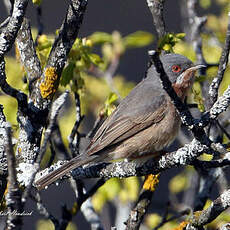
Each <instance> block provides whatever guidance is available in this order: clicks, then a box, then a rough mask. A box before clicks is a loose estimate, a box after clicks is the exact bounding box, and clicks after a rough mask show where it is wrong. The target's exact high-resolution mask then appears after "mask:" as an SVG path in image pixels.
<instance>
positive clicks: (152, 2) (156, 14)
mask: <svg viewBox="0 0 230 230" xmlns="http://www.w3.org/2000/svg"><path fill="white" fill-rule="evenodd" d="M146 1H147V4H148V7H149V9H150V11H151V14H152V17H153V23H154V25H155V28H156V31H157V34H158V38H162V37H163V36H164V35H165V34H166V31H165V23H164V17H163V9H164V1H165V0H146Z"/></svg>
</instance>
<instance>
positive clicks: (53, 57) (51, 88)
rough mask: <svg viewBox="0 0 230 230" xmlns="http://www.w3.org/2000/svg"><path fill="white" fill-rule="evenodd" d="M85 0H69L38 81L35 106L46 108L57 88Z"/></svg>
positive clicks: (85, 4) (80, 19)
mask: <svg viewBox="0 0 230 230" xmlns="http://www.w3.org/2000/svg"><path fill="white" fill-rule="evenodd" d="M86 6H87V0H71V2H70V5H69V8H68V11H67V14H66V18H65V20H64V22H63V24H62V26H61V28H60V31H59V35H58V37H57V38H56V39H55V41H54V44H53V47H52V49H51V51H50V55H49V58H48V61H47V66H46V67H45V69H44V72H43V75H42V77H41V82H39V83H38V84H39V86H38V88H40V93H38V97H39V99H37V106H38V107H39V108H47V107H49V104H50V103H51V100H52V98H53V96H54V94H55V92H56V90H57V88H58V84H59V79H60V76H61V73H62V70H63V68H64V66H65V64H66V60H67V57H68V54H69V51H70V49H71V47H72V45H73V43H74V41H75V39H76V38H77V35H78V31H79V28H80V25H81V23H82V20H83V16H84V13H85V10H86Z"/></svg>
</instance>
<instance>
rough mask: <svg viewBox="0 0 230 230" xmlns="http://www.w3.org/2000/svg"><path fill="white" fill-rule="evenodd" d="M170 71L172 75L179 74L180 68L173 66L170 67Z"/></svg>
mask: <svg viewBox="0 0 230 230" xmlns="http://www.w3.org/2000/svg"><path fill="white" fill-rule="evenodd" d="M172 71H173V72H174V73H179V72H180V71H181V67H180V66H179V65H173V66H172Z"/></svg>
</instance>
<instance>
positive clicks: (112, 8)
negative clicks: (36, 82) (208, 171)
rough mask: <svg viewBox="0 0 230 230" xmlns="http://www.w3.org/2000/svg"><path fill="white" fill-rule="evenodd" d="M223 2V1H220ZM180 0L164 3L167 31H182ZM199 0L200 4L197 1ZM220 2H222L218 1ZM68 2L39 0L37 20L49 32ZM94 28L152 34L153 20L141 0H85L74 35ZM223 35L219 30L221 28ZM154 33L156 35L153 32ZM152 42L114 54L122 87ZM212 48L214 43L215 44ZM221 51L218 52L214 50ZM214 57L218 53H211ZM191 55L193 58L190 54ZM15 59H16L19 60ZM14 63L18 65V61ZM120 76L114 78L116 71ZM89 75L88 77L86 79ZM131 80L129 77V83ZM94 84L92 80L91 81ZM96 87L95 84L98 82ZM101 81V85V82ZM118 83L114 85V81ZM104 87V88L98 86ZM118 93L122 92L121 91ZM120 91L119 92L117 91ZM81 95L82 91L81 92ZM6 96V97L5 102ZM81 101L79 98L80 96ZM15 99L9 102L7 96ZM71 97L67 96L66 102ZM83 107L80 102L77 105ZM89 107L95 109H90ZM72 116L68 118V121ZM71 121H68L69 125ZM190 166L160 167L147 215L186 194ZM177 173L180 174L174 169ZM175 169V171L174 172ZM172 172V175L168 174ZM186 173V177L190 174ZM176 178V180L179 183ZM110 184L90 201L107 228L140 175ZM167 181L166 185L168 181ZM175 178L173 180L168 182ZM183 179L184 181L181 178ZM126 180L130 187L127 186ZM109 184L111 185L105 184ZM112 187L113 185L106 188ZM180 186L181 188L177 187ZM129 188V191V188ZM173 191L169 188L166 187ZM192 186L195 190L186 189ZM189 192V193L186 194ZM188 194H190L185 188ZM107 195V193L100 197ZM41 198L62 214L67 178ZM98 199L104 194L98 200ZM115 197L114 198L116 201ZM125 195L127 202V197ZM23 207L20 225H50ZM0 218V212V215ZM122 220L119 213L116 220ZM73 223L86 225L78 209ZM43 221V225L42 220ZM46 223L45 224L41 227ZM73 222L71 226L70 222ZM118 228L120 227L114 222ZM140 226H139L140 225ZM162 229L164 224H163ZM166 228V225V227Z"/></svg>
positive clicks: (124, 209) (138, 74)
mask: <svg viewBox="0 0 230 230" xmlns="http://www.w3.org/2000/svg"><path fill="white" fill-rule="evenodd" d="M201 2H203V3H201V5H199V6H198V14H199V15H206V14H210V15H216V16H217V17H218V16H220V15H221V13H222V10H221V7H220V6H219V4H220V2H221V1H211V0H210V1H207V0H206V1H204V0H203V1H201ZM222 2H224V1H222ZM225 2H226V1H225ZM180 4H181V0H174V1H170V0H168V1H166V3H165V11H164V14H165V23H166V30H167V31H169V32H172V33H183V32H184V31H183V25H184V18H183V17H182V15H183V13H184V12H182V10H183V9H181V7H180ZM202 4H203V5H202ZM205 4H206V7H204V6H205ZM222 4H223V3H222ZM67 6H68V1H61V0H49V1H48V0H43V1H42V4H41V9H42V17H41V20H42V24H43V25H44V31H43V33H44V34H47V35H48V34H52V36H53V35H54V34H55V32H56V30H57V29H58V28H59V27H60V25H61V23H62V21H63V19H64V17H65V12H66V9H67ZM6 17H7V11H6V9H5V6H4V2H3V0H2V1H0V22H2V21H3V20H4V19H5V18H6ZM27 17H28V18H29V19H30V21H31V25H32V27H34V28H36V27H37V25H38V24H37V13H36V6H35V5H34V4H32V3H31V2H30V3H29V7H28V10H27ZM95 31H103V32H107V33H109V34H111V33H113V32H114V31H119V33H120V36H122V37H123V36H127V35H129V34H131V33H134V32H136V31H147V32H149V33H152V34H153V35H154V36H155V28H154V26H153V22H152V16H151V13H150V11H149V9H148V6H147V3H146V1H140V0H125V1H124V0H100V1H95V0H92V1H89V3H88V7H87V11H86V14H85V16H84V20H83V24H82V26H81V29H80V33H79V37H81V38H82V37H88V36H89V35H91V34H93V33H94V32H95ZM222 36H223V37H224V33H223V34H222ZM155 38H156V37H155ZM154 48H156V40H154V41H153V42H152V43H151V44H147V45H146V46H144V47H141V48H133V49H128V50H127V51H126V52H124V54H123V55H122V56H121V58H120V60H119V65H118V68H117V69H116V72H115V75H116V76H118V79H123V78H124V79H125V80H117V82H118V83H117V84H118V85H119V84H120V85H121V87H123V86H124V85H125V87H126V88H127V91H129V90H130V89H131V88H132V87H133V86H134V85H135V84H136V82H139V81H140V80H141V79H142V78H143V77H144V73H145V71H146V68H147V63H148V55H147V51H148V50H149V49H154ZM216 49H217V48H216ZM95 52H96V53H99V54H101V51H100V47H96V48H95ZM218 54H220V52H218ZM10 55H11V56H13V55H14V52H13V51H12V52H10ZM189 55H190V57H194V53H193V54H189ZM216 60H218V58H216ZM193 61H194V59H193ZM11 64H12V63H10V62H9V64H8V70H7V71H8V76H9V78H10V76H11V75H14V74H15V71H13V70H12V69H11V68H10V65H11ZM18 65H19V64H18ZM18 68H19V67H18ZM121 76H122V78H119V77H121ZM91 80H92V79H91ZM10 81H12V84H15V83H14V80H11V79H10ZM124 81H128V83H127V84H126V83H124ZM89 82H90V79H88V80H87V79H86V80H85V84H86V85H87V83H89ZM129 82H130V83H129ZM95 84H97V82H95ZM96 86H97V85H95V86H94V85H93V83H92V87H96ZM98 87H99V85H98ZM100 87H101V85H100ZM117 88H119V87H117ZM100 89H102V90H103V88H100ZM108 94H109V89H106V90H105V93H104V98H103V97H101V96H98V98H100V103H101V102H102V103H103V100H105V99H106V97H107V96H108ZM121 94H122V93H121ZM122 96H123V94H122ZM83 97H84V96H83ZM6 100H7V102H6ZM83 102H84V98H83ZM0 103H3V104H4V103H9V102H8V99H6V98H5V97H3V96H2V97H0ZM12 103H14V102H12ZM12 103H11V107H9V111H7V114H8V117H9V120H10V119H12V123H16V120H15V118H12V116H14V117H15V113H16V112H12V110H13V107H14V106H15V104H12ZM70 103H71V102H70ZM82 106H83V107H84V105H82ZM100 108H101V104H99V102H97V105H95V104H93V105H92V108H91V109H88V108H83V113H86V112H87V114H86V118H85V120H84V122H83V127H82V132H86V133H87V132H88V130H90V129H91V128H92V126H93V123H94V120H95V117H96V116H97V114H98V110H100ZM73 111H74V109H73V110H71V113H70V114H71V115H70V116H67V117H66V118H64V119H63V120H62V121H60V122H62V124H65V123H66V122H67V120H68V121H69V120H71V116H73ZM92 113H94V115H92ZM73 122H74V120H73V119H72V121H71V122H70V123H72V124H73ZM69 126H70V127H71V124H70V125H69ZM62 131H63V139H66V137H67V136H68V132H69V131H68V130H65V128H62ZM178 145H179V143H177V144H176V145H174V148H176V147H177V146H178ZM190 170H192V169H191V168H188V169H187V171H184V170H183V169H171V170H168V171H166V172H164V173H162V175H161V178H160V184H159V187H158V188H157V190H156V193H155V194H154V197H153V201H152V205H151V207H150V210H149V213H155V214H153V215H155V216H152V219H154V218H155V219H154V220H156V221H159V218H158V216H157V215H162V214H163V213H164V211H165V209H166V207H167V205H168V201H169V198H170V199H171V198H172V199H171V201H172V200H174V201H175V202H176V201H177V200H176V198H175V197H176V195H177V193H178V194H179V193H180V194H179V198H178V199H188V197H187V198H186V197H183V191H184V190H186V189H188V188H189V186H190V184H188V183H192V184H193V185H194V187H195V185H196V183H198V182H197V181H196V179H197V178H196V177H193V178H192V181H188V180H185V179H184V178H185V176H186V174H187V173H188V172H189V171H190ZM178 173H181V174H178ZM175 175H179V176H178V177H176V178H175ZM172 178H174V180H171V179H172ZM190 179H191V178H190ZM93 182H94V181H93V180H87V181H85V183H86V186H87V187H89V186H90V185H92V184H93ZM179 182H180V184H179ZM107 183H110V184H111V186H107V188H104V189H102V191H101V192H100V193H98V194H96V195H95V197H96V198H94V202H95V205H96V206H97V209H98V211H99V213H100V216H101V218H102V221H103V224H104V226H105V229H110V227H111V226H113V225H116V224H117V223H116V217H115V213H120V215H119V218H120V217H121V216H123V219H122V221H125V220H126V219H127V217H128V216H127V214H128V210H129V208H130V207H129V206H130V205H132V204H133V202H134V201H135V199H136V198H137V194H138V192H137V191H138V189H139V184H141V183H142V179H141V178H140V179H137V178H131V179H130V180H129V181H128V182H127V181H126V182H125V181H123V182H120V181H118V180H117V179H115V180H111V181H110V182H107ZM170 183H171V185H170ZM173 183H174V184H173ZM186 183H187V184H186ZM130 186H131V188H130ZM170 186H171V189H172V190H173V187H174V188H175V187H178V191H177V189H175V190H176V191H174V192H175V194H176V195H175V197H170V195H169V190H170ZM109 187H110V189H109ZM111 188H112V189H111ZM122 188H126V190H127V191H128V192H127V191H126V193H125V192H122ZM180 188H181V190H180ZM130 191H133V193H132V192H130ZM171 192H172V191H171ZM191 192H195V190H193V191H191ZM213 194H215V191H213ZM192 195H193V194H192V193H191V194H190V196H192ZM187 196H189V195H188V194H187ZM105 197H106V198H105ZM42 199H43V201H44V203H45V204H47V208H48V209H49V211H50V212H51V213H52V214H53V215H54V216H60V215H61V208H60V204H62V205H65V204H66V205H67V207H68V208H71V206H72V204H73V203H74V200H75V195H74V193H73V191H72V189H71V188H70V186H68V182H64V183H62V184H60V185H59V186H58V187H57V186H54V185H53V186H50V188H49V189H48V190H47V191H42ZM103 199H105V200H104V201H103ZM118 200H119V202H117V201H118ZM128 201H129V202H128ZM116 203H119V204H120V205H121V206H120V207H117V206H116ZM26 210H28V211H33V214H32V216H28V217H25V218H24V220H25V225H24V228H23V229H39V230H40V229H47V230H48V229H52V228H49V227H48V225H47V223H46V222H42V221H39V222H37V221H38V220H40V219H41V216H39V214H37V212H36V207H35V203H33V202H30V203H29V204H28V205H27V207H26ZM0 218H2V217H0ZM119 221H120V222H121V219H120V220H119ZM73 223H74V226H77V227H78V228H77V229H89V225H88V224H87V222H86V221H85V219H84V217H83V216H82V214H81V213H78V214H77V216H75V217H74V219H73ZM43 224H44V225H43ZM44 226H45V227H44ZM74 226H72V229H74V228H75V227H74ZM117 229H118V230H120V229H122V228H119V227H118V228H117ZM143 229H144V228H143ZM165 229H167V228H165ZM168 229H170V228H168Z"/></svg>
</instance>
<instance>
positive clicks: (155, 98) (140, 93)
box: [35, 53, 203, 190]
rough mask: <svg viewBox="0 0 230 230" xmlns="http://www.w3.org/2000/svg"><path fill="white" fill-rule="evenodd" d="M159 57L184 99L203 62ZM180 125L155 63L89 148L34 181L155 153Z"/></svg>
mask: <svg viewBox="0 0 230 230" xmlns="http://www.w3.org/2000/svg"><path fill="white" fill-rule="evenodd" d="M159 57H160V60H161V62H162V65H163V68H164V71H165V73H166V74H167V76H168V78H169V80H170V81H171V83H172V87H173V89H174V90H175V92H176V93H177V96H178V97H179V98H180V99H181V100H182V101H184V100H185V98H186V96H187V95H188V92H189V89H190V88H191V87H192V84H193V82H194V78H195V72H196V70H198V69H200V68H202V67H203V65H194V64H193V62H192V61H191V60H189V59H188V58H187V57H185V56H183V55H180V54H176V53H168V54H162V55H160V56H159ZM180 126H181V119H180V115H179V113H178V111H177V109H176V107H175V106H174V104H173V102H172V100H171V98H170V96H169V95H168V94H167V92H166V91H165V90H164V89H163V86H162V82H161V80H160V78H159V73H158V72H157V71H156V68H155V65H154V64H152V65H150V66H149V67H148V69H147V71H146V75H145V78H144V79H143V80H142V81H141V82H140V83H139V84H137V85H136V87H134V88H133V89H132V90H131V92H130V93H129V94H128V95H127V96H126V97H125V98H124V99H122V100H121V102H120V104H119V105H118V106H117V108H116V109H115V110H114V111H113V113H112V114H111V115H110V116H109V117H107V119H106V120H105V121H104V122H103V124H102V125H101V126H100V127H99V128H98V130H97V131H96V133H95V135H94V136H93V137H92V139H91V140H90V143H89V145H88V147H87V149H86V151H85V152H84V153H81V154H80V155H78V156H76V157H74V158H73V159H71V160H70V161H68V162H67V163H65V164H63V165H62V166H60V167H59V168H57V169H56V170H54V171H53V172H51V173H49V174H48V175H45V176H44V177H42V178H40V179H38V180H37V181H36V182H35V185H36V187H37V188H38V189H40V190H41V189H44V188H46V187H47V186H48V185H50V184H51V183H53V182H55V181H56V180H57V179H59V178H61V177H63V176H64V175H66V174H68V173H70V172H71V171H72V170H73V169H75V168H77V167H80V166H83V165H85V164H89V163H99V162H110V161H113V160H122V159H127V160H129V161H130V160H138V159H143V160H145V159H146V160H148V159H149V158H150V157H154V156H155V157H156V156H158V155H159V153H161V151H162V150H163V149H164V148H165V147H167V146H169V145H170V144H171V143H172V142H173V141H174V139H175V138H176V136H177V134H178V131H179V129H180Z"/></svg>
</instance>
